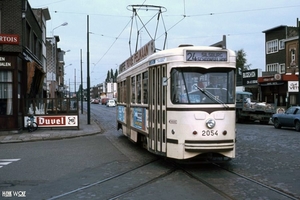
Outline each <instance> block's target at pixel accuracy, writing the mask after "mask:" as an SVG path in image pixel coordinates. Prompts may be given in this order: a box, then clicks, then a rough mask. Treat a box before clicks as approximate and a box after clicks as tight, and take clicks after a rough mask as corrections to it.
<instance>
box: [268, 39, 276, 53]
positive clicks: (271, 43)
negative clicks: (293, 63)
mask: <svg viewBox="0 0 300 200" xmlns="http://www.w3.org/2000/svg"><path fill="white" fill-rule="evenodd" d="M266 50H267V54H271V53H276V52H278V40H271V41H268V42H267V43H266Z"/></svg>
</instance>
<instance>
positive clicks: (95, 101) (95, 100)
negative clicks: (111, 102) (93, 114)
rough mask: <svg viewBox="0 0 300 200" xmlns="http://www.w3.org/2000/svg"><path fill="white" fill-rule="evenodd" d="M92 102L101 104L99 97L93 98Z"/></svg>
mask: <svg viewBox="0 0 300 200" xmlns="http://www.w3.org/2000/svg"><path fill="white" fill-rule="evenodd" d="M91 103H93V104H99V103H100V101H99V99H93V100H92V101H91Z"/></svg>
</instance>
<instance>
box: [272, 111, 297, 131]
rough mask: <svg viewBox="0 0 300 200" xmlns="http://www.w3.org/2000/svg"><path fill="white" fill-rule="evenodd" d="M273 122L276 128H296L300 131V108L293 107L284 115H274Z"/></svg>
mask: <svg viewBox="0 0 300 200" xmlns="http://www.w3.org/2000/svg"><path fill="white" fill-rule="evenodd" d="M272 122H273V123H274V127H275V128H281V127H283V126H285V127H295V129H296V131H300V106H291V107H289V108H288V109H287V110H286V111H285V112H284V113H277V114H273V116H272Z"/></svg>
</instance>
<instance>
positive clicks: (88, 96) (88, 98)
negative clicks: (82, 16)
mask: <svg viewBox="0 0 300 200" xmlns="http://www.w3.org/2000/svg"><path fill="white" fill-rule="evenodd" d="M86 34H87V58H86V59H87V124H91V102H90V52H89V51H90V45H89V43H90V30H89V15H87V33H86Z"/></svg>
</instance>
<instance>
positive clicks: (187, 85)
mask: <svg viewBox="0 0 300 200" xmlns="http://www.w3.org/2000/svg"><path fill="white" fill-rule="evenodd" d="M234 81H235V77H234V70H233V69H228V68H214V69H213V70H212V69H210V70H208V69H203V68H195V67H186V68H173V69H172V71H171V101H172V103H173V104H223V105H224V104H230V103H234V95H235V94H234V88H235V86H234V83H235V82H234Z"/></svg>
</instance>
